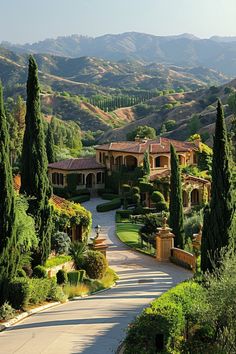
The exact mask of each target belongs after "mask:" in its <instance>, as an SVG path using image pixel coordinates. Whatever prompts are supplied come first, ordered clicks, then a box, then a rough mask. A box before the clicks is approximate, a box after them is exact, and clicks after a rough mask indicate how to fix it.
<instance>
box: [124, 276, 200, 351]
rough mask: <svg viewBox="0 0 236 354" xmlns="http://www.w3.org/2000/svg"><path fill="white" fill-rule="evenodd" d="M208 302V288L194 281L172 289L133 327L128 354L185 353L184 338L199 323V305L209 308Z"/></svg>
mask: <svg viewBox="0 0 236 354" xmlns="http://www.w3.org/2000/svg"><path fill="white" fill-rule="evenodd" d="M205 303H206V291H205V289H204V288H203V287H202V286H201V285H199V284H197V283H195V282H193V281H188V282H184V283H181V284H179V285H177V286H176V287H175V288H172V289H170V290H169V291H167V292H166V293H164V294H163V295H161V297H159V298H157V299H156V300H154V301H153V302H152V304H151V306H150V307H148V308H147V309H145V310H144V311H143V312H142V314H141V315H140V316H138V317H137V318H136V320H135V321H134V322H133V324H131V326H130V327H129V329H128V334H127V337H126V340H125V353H126V354H136V353H140V354H152V353H156V352H161V353H180V352H181V353H182V352H185V351H184V350H183V349H184V346H185V342H184V336H187V337H188V336H189V335H190V332H191V331H192V328H194V327H195V326H196V324H197V323H199V322H198V321H199V319H200V317H199V316H200V315H198V309H199V304H201V306H205ZM196 327H197V328H198V325H197V326H196ZM189 331H190V332H189Z"/></svg>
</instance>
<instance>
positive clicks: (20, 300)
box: [8, 278, 30, 310]
mask: <svg viewBox="0 0 236 354" xmlns="http://www.w3.org/2000/svg"><path fill="white" fill-rule="evenodd" d="M29 297H30V285H29V280H28V279H25V278H17V279H15V280H12V281H11V282H10V284H9V294H8V300H9V302H10V304H11V305H12V307H14V308H15V309H17V310H18V309H21V308H24V307H25V306H27V305H28V303H29Z"/></svg>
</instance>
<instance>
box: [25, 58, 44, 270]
mask: <svg viewBox="0 0 236 354" xmlns="http://www.w3.org/2000/svg"><path fill="white" fill-rule="evenodd" d="M39 93H40V89H39V82H38V73H37V64H36V62H35V60H34V58H33V57H32V56H30V58H29V71H28V81H27V102H26V117H25V134H24V141H23V151H22V168H21V193H25V194H26V195H27V196H29V197H30V200H29V210H28V212H29V213H30V214H31V215H33V217H34V219H35V227H36V230H37V233H38V237H39V247H38V250H37V252H36V253H35V254H34V255H33V264H34V265H36V264H43V263H44V262H45V261H46V259H47V258H48V255H49V253H50V244H51V242H50V239H51V235H50V233H51V207H50V205H49V198H50V196H51V187H50V183H49V180H48V175H47V167H48V160H47V154H46V145H45V137H44V130H43V122H42V117H41V112H40V97H39Z"/></svg>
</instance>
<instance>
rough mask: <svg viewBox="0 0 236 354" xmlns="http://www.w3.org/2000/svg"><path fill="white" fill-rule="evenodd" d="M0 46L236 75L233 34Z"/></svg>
mask: <svg viewBox="0 0 236 354" xmlns="http://www.w3.org/2000/svg"><path fill="white" fill-rule="evenodd" d="M1 46H3V47H5V48H8V49H10V50H12V51H14V52H17V53H22V52H31V53H41V54H42V53H45V54H51V55H57V56H64V57H71V58H77V57H82V56H89V57H96V58H102V59H106V60H112V61H120V60H136V61H141V62H145V63H156V64H165V65H174V66H181V67H196V66H203V67H207V68H211V69H214V70H217V71H221V72H223V73H225V74H226V75H229V76H235V75H236V37H218V36H214V37H211V38H209V39H199V38H197V37H195V36H193V35H191V34H183V35H179V36H154V35H149V34H144V33H136V32H128V33H123V34H117V35H111V34H107V35H104V36H100V37H96V38H91V37H86V36H80V35H72V36H69V37H58V38H56V39H46V40H44V41H41V42H38V43H33V44H24V45H14V44H11V43H7V42H3V43H2V44H1Z"/></svg>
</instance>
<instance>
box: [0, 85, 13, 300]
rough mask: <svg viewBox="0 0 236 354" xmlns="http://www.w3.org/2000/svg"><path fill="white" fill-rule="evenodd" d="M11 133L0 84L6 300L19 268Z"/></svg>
mask: <svg viewBox="0 0 236 354" xmlns="http://www.w3.org/2000/svg"><path fill="white" fill-rule="evenodd" d="M9 143H10V139H9V132H8V130H7V121H6V116H5V112H4V105H3V93H2V85H1V83H0V298H1V301H3V299H4V295H5V291H6V287H5V285H7V284H6V283H7V282H8V281H9V280H10V279H11V278H12V277H14V275H15V272H16V268H17V261H16V258H17V254H16V252H17V250H16V228H15V218H16V217H15V197H14V189H13V180H12V170H11V164H10V157H9Z"/></svg>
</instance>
